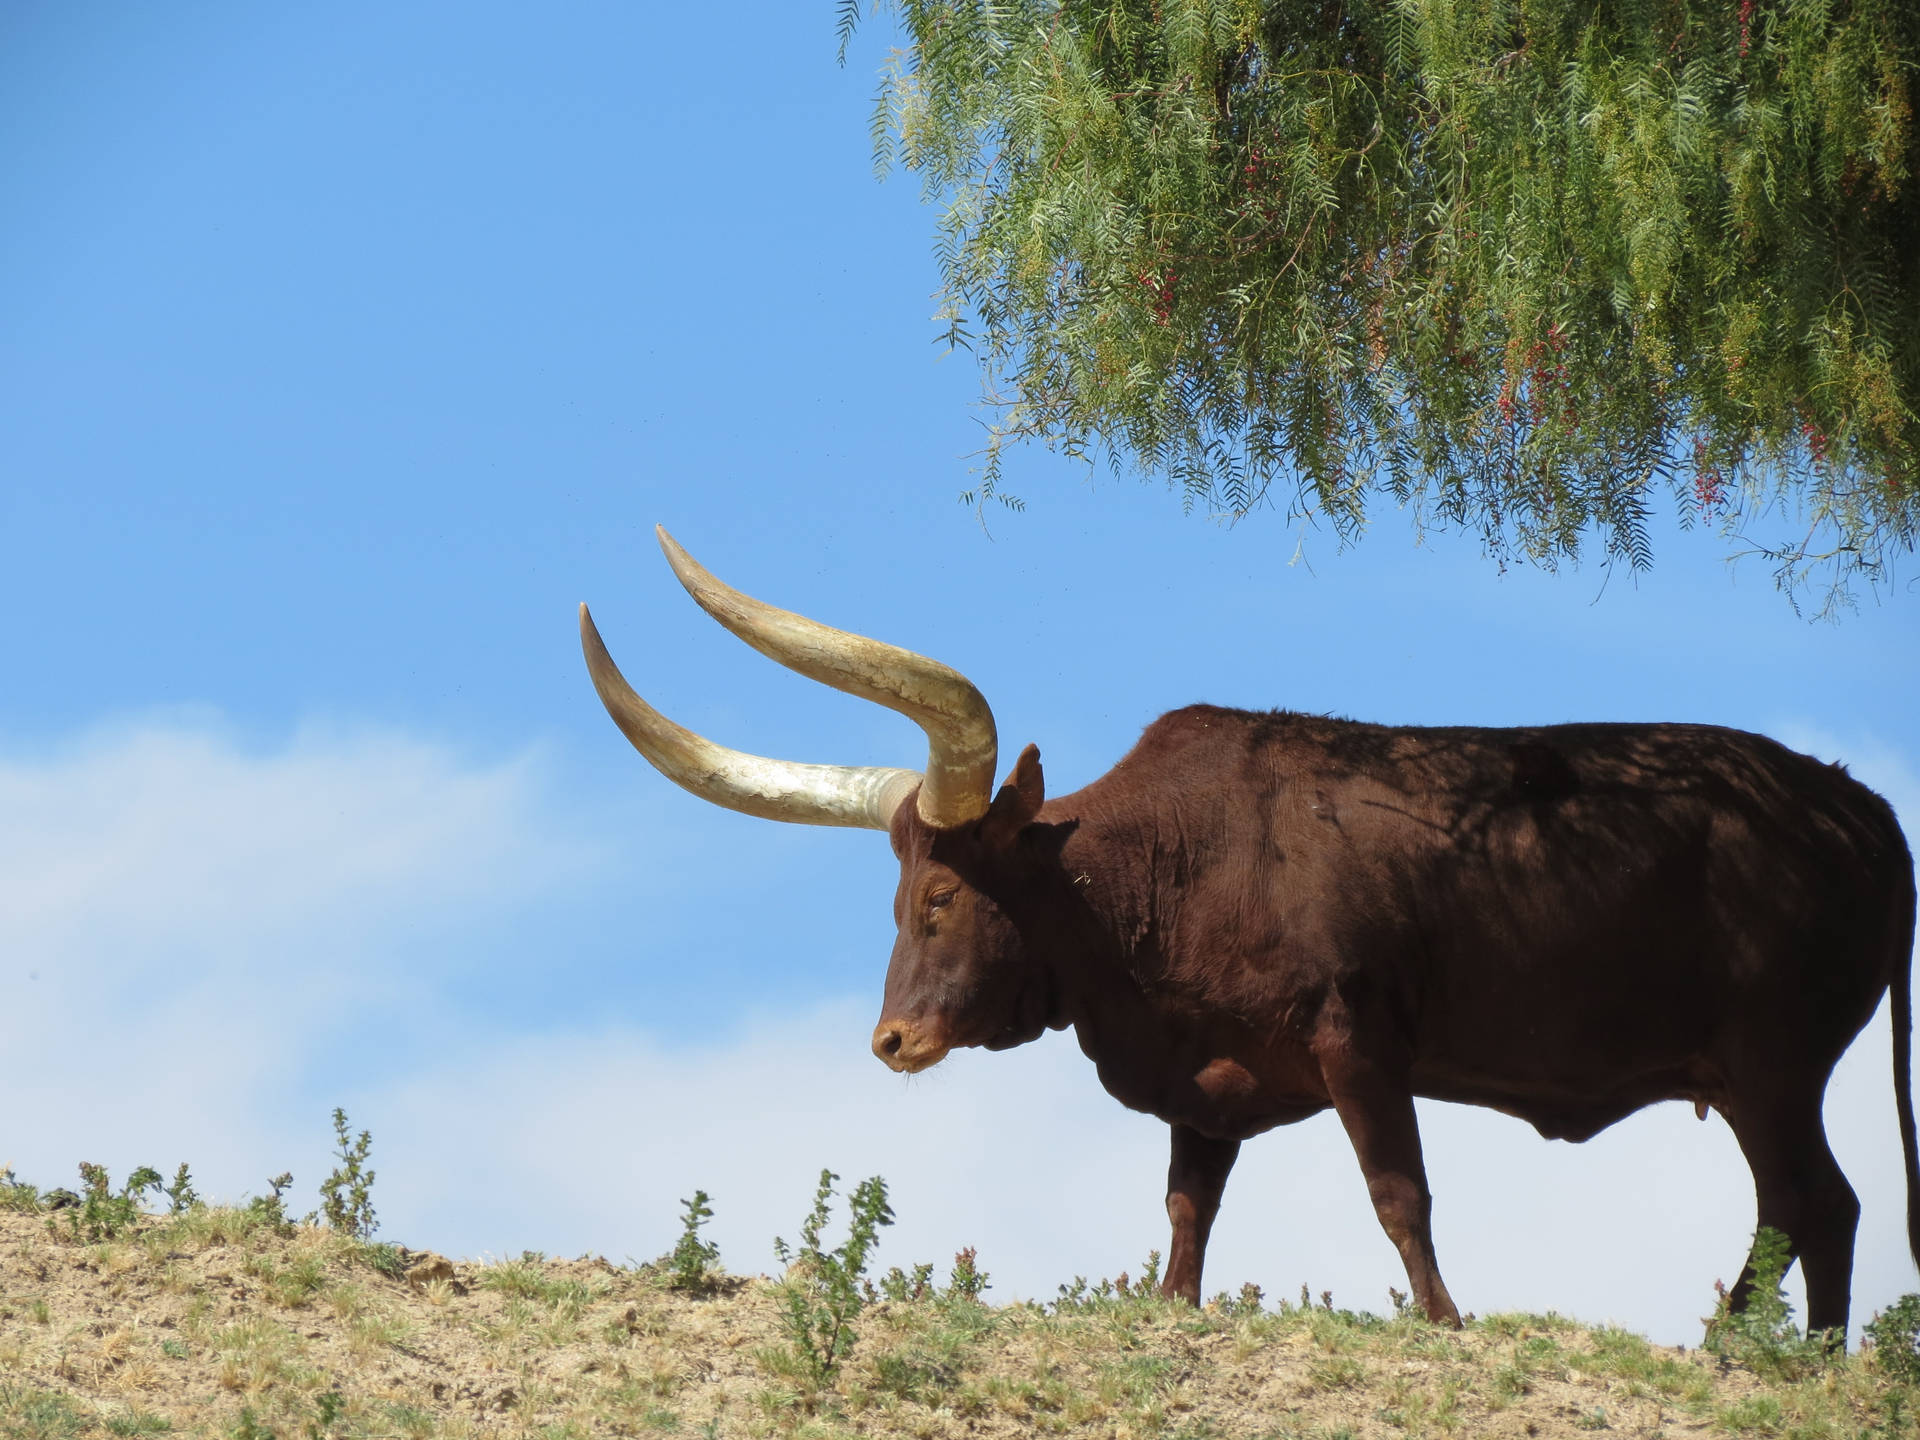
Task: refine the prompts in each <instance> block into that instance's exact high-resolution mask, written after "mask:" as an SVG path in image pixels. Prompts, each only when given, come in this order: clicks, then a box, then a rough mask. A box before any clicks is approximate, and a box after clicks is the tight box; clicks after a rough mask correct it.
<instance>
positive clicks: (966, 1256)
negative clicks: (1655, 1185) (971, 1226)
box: [947, 1245, 992, 1303]
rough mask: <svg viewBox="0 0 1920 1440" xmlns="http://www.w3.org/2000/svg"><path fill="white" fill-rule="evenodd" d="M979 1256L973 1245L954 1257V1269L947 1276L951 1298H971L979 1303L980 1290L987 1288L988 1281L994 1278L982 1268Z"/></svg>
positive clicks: (948, 1296)
mask: <svg viewBox="0 0 1920 1440" xmlns="http://www.w3.org/2000/svg"><path fill="white" fill-rule="evenodd" d="M979 1258H980V1257H979V1255H978V1254H977V1253H976V1252H975V1250H974V1248H973V1246H971V1245H969V1246H967V1248H966V1249H964V1250H962V1251H961V1252H960V1253H959V1254H957V1255H955V1256H954V1257H953V1270H952V1272H951V1273H950V1274H949V1275H948V1276H947V1298H948V1299H949V1300H971V1301H974V1302H975V1303H978V1301H979V1299H980V1292H981V1291H983V1290H985V1289H986V1288H987V1282H988V1281H989V1280H990V1279H991V1278H992V1277H991V1276H989V1275H988V1274H987V1272H986V1271H984V1270H982V1269H981V1268H980V1266H979V1264H978V1261H979Z"/></svg>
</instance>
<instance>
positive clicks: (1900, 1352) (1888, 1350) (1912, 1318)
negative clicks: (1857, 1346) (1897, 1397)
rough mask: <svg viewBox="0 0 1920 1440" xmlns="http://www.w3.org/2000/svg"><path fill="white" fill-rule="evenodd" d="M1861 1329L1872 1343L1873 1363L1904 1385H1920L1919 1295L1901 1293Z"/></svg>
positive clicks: (1890, 1377)
mask: <svg viewBox="0 0 1920 1440" xmlns="http://www.w3.org/2000/svg"><path fill="white" fill-rule="evenodd" d="M1861 1333H1862V1334H1863V1335H1864V1336H1865V1338H1866V1340H1867V1342H1868V1343H1869V1344H1870V1345H1872V1346H1873V1363H1874V1364H1875V1365H1877V1366H1878V1367H1879V1368H1880V1371H1881V1373H1882V1374H1884V1375H1886V1376H1887V1377H1888V1378H1889V1379H1893V1380H1897V1381H1899V1382H1900V1383H1901V1384H1902V1385H1920V1295H1902V1296H1901V1297H1900V1298H1899V1299H1898V1300H1896V1301H1894V1302H1893V1304H1891V1305H1889V1306H1888V1307H1887V1308H1886V1309H1885V1310H1883V1311H1881V1312H1880V1313H1879V1314H1878V1315H1876V1316H1874V1317H1873V1319H1871V1320H1869V1321H1868V1322H1867V1323H1866V1325H1865V1326H1864V1327H1862V1332H1861Z"/></svg>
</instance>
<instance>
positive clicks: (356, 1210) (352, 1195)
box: [320, 1106, 380, 1240]
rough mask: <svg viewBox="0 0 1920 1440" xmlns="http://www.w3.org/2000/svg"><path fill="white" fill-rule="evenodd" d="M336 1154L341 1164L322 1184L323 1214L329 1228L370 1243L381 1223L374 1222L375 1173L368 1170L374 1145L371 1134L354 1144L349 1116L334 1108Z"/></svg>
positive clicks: (362, 1135)
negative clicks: (368, 1159) (369, 1158)
mask: <svg viewBox="0 0 1920 1440" xmlns="http://www.w3.org/2000/svg"><path fill="white" fill-rule="evenodd" d="M333 1136H334V1142H335V1144H336V1145H337V1146H338V1147H339V1148H338V1149H337V1150H335V1152H334V1154H335V1156H336V1157H337V1158H338V1159H339V1161H340V1163H339V1164H338V1165H336V1166H335V1167H334V1168H333V1173H332V1174H330V1175H328V1176H327V1178H326V1179H324V1180H322V1181H321V1182H320V1214H321V1216H322V1217H323V1218H324V1219H325V1220H326V1222H327V1226H328V1228H330V1229H332V1230H334V1231H336V1232H338V1233H339V1234H342V1235H346V1236H350V1237H352V1238H353V1239H355V1240H371V1239H372V1238H373V1232H374V1231H375V1230H377V1229H378V1228H379V1225H380V1222H379V1221H377V1220H375V1219H374V1218H373V1193H372V1192H373V1171H371V1170H369V1169H367V1168H366V1164H367V1152H368V1150H369V1149H370V1148H371V1147H372V1145H373V1135H372V1134H371V1132H369V1131H366V1130H362V1131H361V1132H360V1138H359V1139H358V1140H351V1139H350V1137H349V1134H348V1130H347V1112H346V1111H345V1110H342V1109H340V1108H339V1107H338V1106H336V1107H334V1112H333Z"/></svg>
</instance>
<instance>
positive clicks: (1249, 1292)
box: [1212, 1280, 1286, 1320]
mask: <svg viewBox="0 0 1920 1440" xmlns="http://www.w3.org/2000/svg"><path fill="white" fill-rule="evenodd" d="M1265 1298H1266V1294H1265V1292H1264V1291H1262V1290H1261V1288H1260V1287H1259V1286H1258V1285H1256V1284H1254V1283H1253V1282H1252V1281H1251V1280H1249V1281H1248V1282H1247V1283H1246V1284H1244V1285H1242V1286H1241V1287H1240V1293H1239V1294H1238V1295H1237V1296H1236V1295H1229V1294H1227V1292H1226V1291H1224V1290H1222V1291H1221V1292H1220V1293H1219V1294H1218V1295H1216V1296H1214V1297H1213V1302H1212V1303H1213V1308H1214V1309H1216V1310H1218V1311H1219V1312H1220V1313H1221V1314H1222V1315H1224V1316H1226V1317H1227V1319H1229V1320H1243V1319H1246V1318H1247V1317H1249V1316H1253V1315H1258V1314H1260V1302H1261V1301H1262V1300H1263V1299H1265ZM1280 1303H1281V1305H1282V1307H1284V1306H1285V1305H1286V1302H1285V1301H1284V1300H1283V1301H1281V1302H1280Z"/></svg>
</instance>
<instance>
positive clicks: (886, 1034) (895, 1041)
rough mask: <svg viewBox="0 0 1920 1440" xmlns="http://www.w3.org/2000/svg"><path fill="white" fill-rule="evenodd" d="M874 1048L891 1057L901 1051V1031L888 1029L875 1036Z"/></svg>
mask: <svg viewBox="0 0 1920 1440" xmlns="http://www.w3.org/2000/svg"><path fill="white" fill-rule="evenodd" d="M873 1048H874V1049H875V1050H877V1051H878V1052H879V1053H880V1054H882V1055H884V1056H886V1057H887V1058H889V1059H891V1058H892V1057H893V1056H895V1055H898V1054H899V1053H900V1032H899V1031H898V1030H887V1031H883V1032H882V1033H881V1034H879V1035H877V1036H875V1037H874V1041H873Z"/></svg>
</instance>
